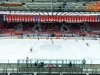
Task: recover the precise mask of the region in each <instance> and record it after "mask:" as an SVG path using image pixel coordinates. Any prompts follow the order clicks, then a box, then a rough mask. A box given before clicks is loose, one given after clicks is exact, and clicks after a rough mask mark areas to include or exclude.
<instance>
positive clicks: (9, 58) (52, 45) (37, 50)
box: [0, 39, 100, 64]
mask: <svg viewBox="0 0 100 75" xmlns="http://www.w3.org/2000/svg"><path fill="white" fill-rule="evenodd" d="M86 43H88V44H89V46H87V45H86ZM31 48H32V49H33V51H32V52H30V49H31ZM26 57H29V59H55V60H59V59H60V60H83V59H86V63H87V64H91V63H92V64H99V63H100V43H99V41H98V40H84V41H83V40H77V41H76V40H75V39H74V40H65V39H52V40H51V39H48V40H47V39H39V40H38V39H1V40H0V63H8V62H9V63H17V60H18V59H26Z"/></svg>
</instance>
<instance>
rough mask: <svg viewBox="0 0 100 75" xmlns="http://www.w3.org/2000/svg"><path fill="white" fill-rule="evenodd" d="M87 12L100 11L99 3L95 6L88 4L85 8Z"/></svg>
mask: <svg viewBox="0 0 100 75" xmlns="http://www.w3.org/2000/svg"><path fill="white" fill-rule="evenodd" d="M86 9H87V11H95V12H97V11H100V1H97V3H96V4H94V3H88V4H87V6H86Z"/></svg>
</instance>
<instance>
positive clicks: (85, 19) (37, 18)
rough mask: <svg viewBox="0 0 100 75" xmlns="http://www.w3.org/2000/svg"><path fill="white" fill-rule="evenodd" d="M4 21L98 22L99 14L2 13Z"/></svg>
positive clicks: (99, 19)
mask: <svg viewBox="0 0 100 75" xmlns="http://www.w3.org/2000/svg"><path fill="white" fill-rule="evenodd" d="M3 20H4V21H15V22H20V21H24V22H100V16H98V15H94V16H93V15H92V16H91V15H87V16H84V15H83V16H82V15H78V16H77V15H75V16H74V15H72V16H71V15H65V16H57V15H53V16H52V15H3Z"/></svg>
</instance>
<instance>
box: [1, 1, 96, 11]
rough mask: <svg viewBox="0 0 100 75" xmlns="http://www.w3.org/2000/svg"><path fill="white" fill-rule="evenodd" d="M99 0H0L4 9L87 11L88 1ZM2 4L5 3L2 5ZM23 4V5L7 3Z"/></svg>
mask: <svg viewBox="0 0 100 75" xmlns="http://www.w3.org/2000/svg"><path fill="white" fill-rule="evenodd" d="M97 1H98V0H0V10H1V11H2V10H3V11H4V10H6V11H9V10H10V11H39V12H41V11H45V12H65V11H72V12H74V11H87V10H86V4H87V3H94V4H95V3H96V2H97ZM2 4H5V6H4V5H2ZM6 4H22V6H17V5H16V6H14V5H10V6H9V5H6Z"/></svg>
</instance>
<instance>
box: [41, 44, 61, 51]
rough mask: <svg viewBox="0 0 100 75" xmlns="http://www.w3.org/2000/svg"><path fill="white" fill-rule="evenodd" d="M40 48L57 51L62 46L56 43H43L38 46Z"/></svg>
mask: <svg viewBox="0 0 100 75" xmlns="http://www.w3.org/2000/svg"><path fill="white" fill-rule="evenodd" d="M40 49H42V50H47V51H58V50H61V49H62V46H61V45H58V44H44V45H41V46H40Z"/></svg>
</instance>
